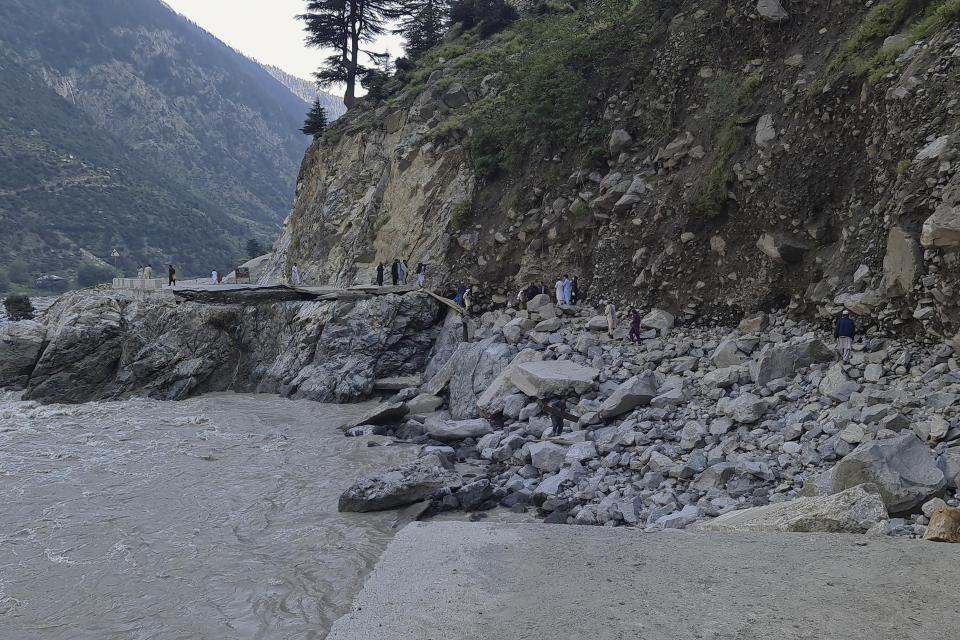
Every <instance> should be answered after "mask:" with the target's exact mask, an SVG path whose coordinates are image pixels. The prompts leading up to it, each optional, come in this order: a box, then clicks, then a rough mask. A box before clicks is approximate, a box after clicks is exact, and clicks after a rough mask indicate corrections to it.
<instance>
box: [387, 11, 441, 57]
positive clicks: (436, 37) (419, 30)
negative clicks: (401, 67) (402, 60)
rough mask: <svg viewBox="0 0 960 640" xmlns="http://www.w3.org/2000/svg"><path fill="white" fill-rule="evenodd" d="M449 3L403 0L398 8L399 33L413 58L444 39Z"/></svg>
mask: <svg viewBox="0 0 960 640" xmlns="http://www.w3.org/2000/svg"><path fill="white" fill-rule="evenodd" d="M447 8H448V4H447V2H446V0H401V1H400V5H399V7H398V10H397V17H398V18H399V22H398V27H397V29H395V30H394V33H398V34H400V35H402V36H403V38H404V40H406V46H405V47H404V51H405V53H406V54H407V57H408V58H410V59H411V60H416V59H417V58H419V57H420V56H421V55H422V54H423V53H424V52H425V51H426V50H427V49H430V48H431V47H434V46H436V45H438V44H440V42H441V41H442V40H443V32H444V23H445V21H446V15H447Z"/></svg>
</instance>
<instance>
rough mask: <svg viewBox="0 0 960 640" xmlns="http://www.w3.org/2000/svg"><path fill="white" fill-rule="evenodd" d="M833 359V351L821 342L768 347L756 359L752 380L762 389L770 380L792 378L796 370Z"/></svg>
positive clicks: (810, 341) (809, 341) (812, 341)
mask: <svg viewBox="0 0 960 640" xmlns="http://www.w3.org/2000/svg"><path fill="white" fill-rule="evenodd" d="M833 359H834V352H833V350H832V349H830V347H828V346H827V345H826V344H824V342H823V340H805V341H803V342H798V343H794V344H783V345H777V346H768V347H766V348H765V349H764V350H763V351H762V352H761V353H760V357H759V358H757V365H756V372H755V373H754V376H753V378H754V381H755V382H756V383H757V385H758V386H761V387H762V386H764V385H766V384H767V383H769V382H770V381H771V380H777V379H779V378H787V377H792V376H793V375H794V374H795V373H796V372H797V370H798V369H802V368H804V367H809V366H810V365H812V364H815V363H819V362H830V361H832V360H833Z"/></svg>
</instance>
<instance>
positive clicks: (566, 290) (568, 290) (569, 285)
mask: <svg viewBox="0 0 960 640" xmlns="http://www.w3.org/2000/svg"><path fill="white" fill-rule="evenodd" d="M572 299H573V281H572V280H570V278H568V277H567V274H563V303H564V304H566V305H569V304H570V301H571V300H572Z"/></svg>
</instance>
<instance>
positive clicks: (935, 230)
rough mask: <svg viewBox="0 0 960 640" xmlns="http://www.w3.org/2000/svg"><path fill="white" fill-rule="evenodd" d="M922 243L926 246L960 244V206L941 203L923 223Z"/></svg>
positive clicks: (954, 245)
mask: <svg viewBox="0 0 960 640" xmlns="http://www.w3.org/2000/svg"><path fill="white" fill-rule="evenodd" d="M920 244H922V245H923V246H924V247H956V246H960V206H956V207H951V206H950V205H947V204H941V205H940V206H939V207H937V208H936V209H935V210H934V212H933V215H931V216H930V217H929V218H927V219H926V221H924V223H923V230H922V232H921V233H920Z"/></svg>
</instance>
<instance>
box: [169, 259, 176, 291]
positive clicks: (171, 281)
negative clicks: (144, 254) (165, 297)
mask: <svg viewBox="0 0 960 640" xmlns="http://www.w3.org/2000/svg"><path fill="white" fill-rule="evenodd" d="M167 286H168V287H175V286H177V270H176V269H174V268H173V265H172V264H168V265H167Z"/></svg>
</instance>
